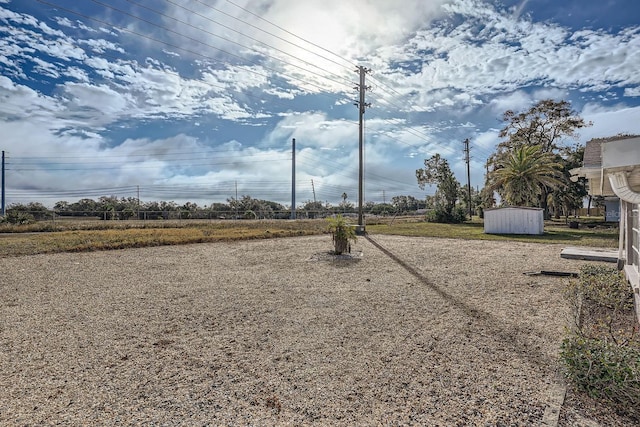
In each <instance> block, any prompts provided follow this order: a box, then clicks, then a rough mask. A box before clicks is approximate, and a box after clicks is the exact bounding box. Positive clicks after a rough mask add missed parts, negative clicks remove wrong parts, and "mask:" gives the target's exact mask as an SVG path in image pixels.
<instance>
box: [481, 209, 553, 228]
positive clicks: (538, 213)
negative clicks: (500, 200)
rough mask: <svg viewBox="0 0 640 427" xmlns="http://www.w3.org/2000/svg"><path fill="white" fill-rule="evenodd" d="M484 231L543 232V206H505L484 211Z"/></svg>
mask: <svg viewBox="0 0 640 427" xmlns="http://www.w3.org/2000/svg"><path fill="white" fill-rule="evenodd" d="M484 232H485V233H488V234H543V233H544V210H543V209H542V208H526V207H505V208H495V209H487V210H485V211H484Z"/></svg>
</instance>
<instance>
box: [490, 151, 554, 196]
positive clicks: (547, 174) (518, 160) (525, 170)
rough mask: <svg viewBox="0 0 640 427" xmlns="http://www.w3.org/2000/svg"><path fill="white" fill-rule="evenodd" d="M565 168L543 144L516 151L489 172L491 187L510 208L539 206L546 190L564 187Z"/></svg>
mask: <svg viewBox="0 0 640 427" xmlns="http://www.w3.org/2000/svg"><path fill="white" fill-rule="evenodd" d="M561 175H562V165H561V164H560V163H557V162H556V161H555V158H554V156H553V155H552V154H551V153H544V152H542V150H541V147H540V146H539V145H523V146H520V147H517V148H514V149H513V151H511V152H510V153H507V154H506V155H505V156H503V157H502V159H500V160H498V162H497V164H496V169H494V170H493V171H492V172H490V173H489V185H490V187H491V189H493V190H496V191H498V194H500V196H501V197H502V199H503V200H504V201H506V202H507V204H509V205H513V206H536V205H538V204H539V201H540V200H539V199H540V196H541V195H542V194H543V193H544V191H543V190H544V189H551V188H554V187H557V186H560V185H563V182H562V180H561Z"/></svg>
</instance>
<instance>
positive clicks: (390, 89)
mask: <svg viewBox="0 0 640 427" xmlns="http://www.w3.org/2000/svg"><path fill="white" fill-rule="evenodd" d="M359 66H362V67H366V68H367V69H370V70H371V71H370V72H369V73H368V74H367V75H366V82H365V85H366V86H368V87H369V90H368V91H367V93H366V101H365V102H366V103H370V106H369V107H368V108H367V109H366V113H365V119H366V120H365V130H364V135H365V142H364V147H365V149H364V171H365V181H364V186H365V187H364V188H365V194H364V199H365V201H372V202H376V203H380V202H383V201H387V202H388V201H389V200H390V198H391V197H393V196H395V195H413V196H415V197H419V198H423V197H424V196H425V194H429V193H432V192H433V189H426V190H420V189H419V188H418V186H417V183H416V179H415V170H416V169H418V168H420V167H422V165H423V161H424V159H426V158H429V157H430V156H432V155H433V154H435V153H440V154H441V155H443V156H444V157H446V158H447V159H448V160H449V162H450V164H451V166H452V169H453V170H454V172H455V174H456V176H457V178H458V180H459V181H461V182H462V183H465V182H466V167H465V163H464V156H463V152H462V149H463V143H462V141H463V140H464V139H465V138H469V139H470V140H471V156H472V160H471V181H472V185H473V186H474V187H475V186H480V187H481V186H482V184H483V182H484V170H485V161H486V159H487V157H488V156H489V155H490V154H491V153H492V152H493V150H494V148H495V145H496V144H497V143H498V142H499V138H498V132H499V130H500V128H501V127H502V125H503V123H502V122H501V117H502V114H503V113H504V111H506V110H508V109H512V110H516V111H523V110H526V109H528V108H529V107H530V106H531V105H532V104H533V103H534V102H536V101H537V100H540V99H547V98H552V99H556V100H562V99H564V100H568V101H570V102H571V105H572V107H573V108H574V110H576V112H577V113H578V114H580V115H581V116H582V117H583V118H584V119H586V120H589V121H592V122H593V126H592V127H590V128H587V129H583V130H581V131H580V137H579V139H578V140H577V141H567V143H570V144H572V143H575V142H580V143H584V142H585V141H587V140H589V139H591V138H594V137H606V136H613V135H616V134H619V133H640V84H639V83H640V72H638V70H640V6H639V5H638V3H637V0H563V1H557V0H519V1H510V0H503V1H502V2H498V1H494V0H429V1H427V0H403V1H394V0H353V1H349V2H346V1H343V0H305V1H299V0H233V1H231V0H217V1H214V0H202V1H200V0H135V1H134V0H101V1H98V0H91V1H90V0H83V1H77V0H46V1H45V0H41V1H40V0H0V71H1V72H0V135H1V139H0V148H1V149H2V150H4V151H5V155H6V172H5V174H6V175H5V179H6V181H5V182H6V191H7V192H6V200H7V204H11V203H28V202H31V201H37V202H41V203H43V204H45V205H47V206H52V205H53V204H54V203H55V202H56V201H60V200H65V201H69V202H74V201H77V200H79V199H81V198H93V199H97V198H98V197H100V196H102V195H115V196H118V197H136V196H137V194H138V191H139V192H140V193H139V194H140V198H141V200H143V201H149V200H167V201H169V200H173V201H176V202H178V203H183V202H186V201H192V202H196V203H198V204H199V205H208V204H211V203H213V202H225V201H226V200H227V199H228V198H230V197H235V196H236V194H237V195H238V196H242V195H250V196H251V197H254V198H259V199H267V200H273V201H278V202H281V203H283V204H285V205H288V204H290V202H291V180H292V144H291V140H292V138H295V139H296V156H295V158H296V174H295V175H296V201H297V202H298V203H299V204H300V203H304V202H305V201H308V200H314V198H315V199H316V200H318V201H328V202H331V203H333V204H337V203H338V202H339V201H340V200H341V197H340V196H341V195H342V194H343V193H347V195H348V200H349V201H352V202H356V201H357V199H358V195H357V192H358V183H357V178H358V108H357V107H356V106H355V105H354V102H356V101H357V100H358V92H357V89H356V86H357V84H358V82H359V80H358V79H359V76H358V73H357V72H356V68H357V67H359Z"/></svg>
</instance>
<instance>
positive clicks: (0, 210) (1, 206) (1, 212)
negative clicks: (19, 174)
mask: <svg viewBox="0 0 640 427" xmlns="http://www.w3.org/2000/svg"><path fill="white" fill-rule="evenodd" d="M4 188H5V186H4V150H2V202H1V203H0V216H4V214H5V209H4Z"/></svg>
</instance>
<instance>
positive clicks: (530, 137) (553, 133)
mask: <svg viewBox="0 0 640 427" xmlns="http://www.w3.org/2000/svg"><path fill="white" fill-rule="evenodd" d="M502 120H503V121H504V122H505V123H506V125H505V127H504V128H503V129H502V130H501V131H500V137H501V138H506V139H505V140H504V141H503V142H501V143H500V144H498V147H497V149H496V153H495V154H494V155H492V156H491V157H490V158H489V165H490V166H493V170H495V169H497V168H499V167H500V164H501V163H503V162H505V161H507V160H506V157H508V156H510V155H512V154H513V152H514V150H515V149H517V148H520V147H522V146H538V147H539V150H540V152H541V153H550V154H553V155H560V154H561V150H562V149H563V148H564V145H563V144H564V142H565V141H566V140H567V139H568V138H575V137H576V136H577V130H578V129H581V128H583V127H586V126H591V123H589V122H585V121H584V119H582V118H581V117H580V116H578V115H577V113H576V112H575V111H574V110H572V109H571V104H570V103H569V102H568V101H554V100H551V99H545V100H542V101H539V102H537V103H536V104H535V105H534V106H532V107H531V108H530V109H529V110H527V111H524V112H520V113H516V112H515V111H512V110H508V111H506V112H505V113H504V115H503V117H502ZM562 185H563V183H562V180H560V181H559V182H558V183H557V184H556V185H554V186H549V185H541V187H540V188H539V191H538V194H539V197H538V203H537V206H539V207H541V208H543V209H544V210H545V217H547V218H548V217H549V209H548V206H547V204H548V199H549V197H548V196H549V194H550V193H551V192H553V191H554V190H555V189H556V188H559V187H561V186H562Z"/></svg>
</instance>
